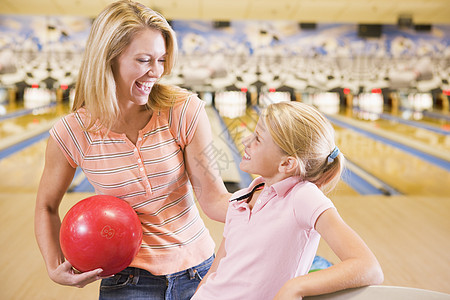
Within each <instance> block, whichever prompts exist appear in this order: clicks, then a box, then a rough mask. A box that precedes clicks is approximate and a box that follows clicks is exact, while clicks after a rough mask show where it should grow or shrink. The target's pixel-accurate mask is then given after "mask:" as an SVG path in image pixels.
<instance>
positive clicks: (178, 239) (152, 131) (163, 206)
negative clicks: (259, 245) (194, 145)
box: [50, 96, 214, 275]
mask: <svg viewBox="0 0 450 300" xmlns="http://www.w3.org/2000/svg"><path fill="white" fill-rule="evenodd" d="M203 109H204V102H202V101H201V100H200V99H198V98H197V97H195V96H191V97H189V98H188V99H186V100H185V101H184V102H182V103H179V104H176V105H175V106H174V107H172V108H170V109H167V110H160V111H155V112H154V113H153V115H152V117H151V119H150V121H149V123H148V124H147V125H146V126H145V127H144V128H143V129H142V130H140V131H139V136H138V140H137V143H136V145H134V144H133V143H132V142H131V141H130V140H129V139H128V138H127V137H126V136H125V134H118V133H114V132H109V133H107V134H106V129H105V130H103V129H102V130H100V131H99V132H86V131H84V130H83V128H84V125H87V124H86V122H87V119H86V114H85V110H84V109H83V108H82V109H80V110H78V111H77V112H75V113H71V114H69V115H67V116H65V117H64V118H62V119H61V120H59V121H58V122H57V123H56V124H55V126H54V127H53V128H52V129H51V130H50V134H51V136H52V137H53V138H54V139H55V140H56V141H57V143H58V145H59V146H60V148H61V149H62V151H63V153H64V155H65V156H66V158H67V160H68V161H69V163H70V165H71V166H73V167H77V166H78V167H80V168H81V169H82V170H83V171H84V173H85V175H86V177H87V179H88V180H89V181H90V182H91V184H92V185H93V186H94V188H95V192H96V194H105V195H112V196H116V197H118V198H121V199H124V200H126V201H127V202H128V203H130V205H131V206H132V207H133V208H134V209H135V211H136V212H137V214H138V216H139V218H140V220H141V223H142V230H143V233H144V235H143V241H142V245H141V249H140V251H139V253H138V255H137V256H136V258H135V259H134V260H133V262H132V263H131V266H133V267H138V268H141V269H145V270H147V271H149V272H151V273H152V274H154V275H166V274H171V273H175V272H179V271H182V270H185V269H187V268H190V267H192V266H195V265H197V264H199V263H201V262H203V261H204V260H205V259H207V258H209V257H210V256H211V255H212V254H213V253H214V242H213V240H212V238H211V236H210V235H209V232H208V230H207V229H206V227H205V225H204V223H203V220H202V219H201V218H200V215H199V212H198V209H197V206H196V205H195V201H194V196H193V191H192V187H191V184H190V182H189V179H188V176H187V173H186V170H185V162H184V158H183V150H184V147H185V146H186V145H188V144H189V143H190V142H191V141H192V138H193V136H194V133H195V129H196V127H197V124H198V117H199V114H200V112H201V110H203ZM105 134H106V136H105ZM80 200H81V199H80Z"/></svg>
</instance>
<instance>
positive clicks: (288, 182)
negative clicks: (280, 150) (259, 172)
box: [230, 176, 302, 202]
mask: <svg viewBox="0 0 450 300" xmlns="http://www.w3.org/2000/svg"><path fill="white" fill-rule="evenodd" d="M300 181H302V180H301V178H300V177H299V176H291V177H288V178H286V179H283V180H281V181H279V182H277V183H274V184H272V186H270V187H265V189H268V191H274V192H275V193H276V194H277V195H278V196H279V197H284V196H285V195H286V194H287V193H288V192H289V191H290V190H291V189H292V188H293V187H294V186H295V185H296V184H297V183H299V182H300ZM264 183H265V181H264V178H262V177H257V178H255V179H254V180H253V181H252V183H251V184H250V186H249V187H248V188H244V189H241V190H239V191H237V192H235V193H234V194H233V195H232V196H231V198H230V202H231V201H240V200H244V199H246V198H248V197H249V196H250V195H251V194H252V193H253V190H254V189H255V188H258V187H260V186H263V184H264Z"/></svg>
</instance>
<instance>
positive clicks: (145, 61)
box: [138, 59, 150, 63]
mask: <svg viewBox="0 0 450 300" xmlns="http://www.w3.org/2000/svg"><path fill="white" fill-rule="evenodd" d="M138 62H141V63H148V62H150V60H149V59H138Z"/></svg>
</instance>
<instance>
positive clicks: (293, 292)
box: [275, 209, 383, 299]
mask: <svg viewBox="0 0 450 300" xmlns="http://www.w3.org/2000/svg"><path fill="white" fill-rule="evenodd" d="M316 230H317V231H318V232H319V233H320V234H321V236H322V238H323V239H324V240H325V241H326V242H327V244H328V245H329V246H330V248H331V249H332V250H333V251H334V253H335V254H336V255H337V256H338V257H339V259H340V260H341V262H340V263H338V264H336V265H334V266H331V267H329V268H327V269H324V270H320V271H317V272H312V273H309V274H307V275H304V276H299V277H296V278H294V279H291V280H289V281H288V282H287V283H286V284H285V285H284V286H283V287H282V289H281V290H280V291H279V292H278V294H277V296H276V297H275V299H301V297H304V296H312V295H320V294H327V293H332V292H335V291H338V290H343V289H348V288H355V287H360V286H366V285H373V284H381V283H382V282H383V272H382V270H381V267H380V265H379V263H378V261H377V259H376V257H375V255H374V254H373V253H372V251H370V249H369V248H368V247H367V245H366V244H365V243H364V241H363V240H362V239H361V238H360V237H359V236H358V234H357V233H356V232H355V231H353V230H352V229H351V228H350V227H349V226H348V225H347V224H346V223H345V222H344V221H343V220H342V218H341V217H340V215H339V214H338V212H337V211H336V210H335V209H328V210H326V211H325V212H323V213H322V214H321V215H320V217H319V218H318V220H317V222H316Z"/></svg>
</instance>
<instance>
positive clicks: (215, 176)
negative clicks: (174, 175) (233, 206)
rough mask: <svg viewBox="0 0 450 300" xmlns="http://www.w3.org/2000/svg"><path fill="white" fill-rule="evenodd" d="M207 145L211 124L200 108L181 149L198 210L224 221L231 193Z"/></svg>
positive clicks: (211, 145) (210, 138) (210, 141)
mask: <svg viewBox="0 0 450 300" xmlns="http://www.w3.org/2000/svg"><path fill="white" fill-rule="evenodd" d="M211 147H213V140H212V133H211V124H210V123H209V120H208V116H207V114H206V111H205V110H204V109H202V110H201V113H200V116H199V122H198V125H197V129H196V131H195V134H194V137H193V139H192V141H191V143H190V144H189V145H187V146H186V148H185V154H184V158H185V162H186V169H187V172H188V174H189V179H190V180H191V183H192V186H193V188H194V192H195V196H196V197H197V200H198V201H199V203H200V206H201V208H202V210H203V211H204V212H205V214H206V215H207V216H208V217H209V218H211V219H213V220H216V221H219V222H225V216H226V212H227V208H228V200H229V199H230V196H231V194H230V193H228V191H227V189H226V187H225V185H224V183H223V181H222V178H221V176H220V172H219V167H218V165H217V162H216V158H215V157H213V156H211V154H210V153H211V152H210V151H208V150H209V149H210V148H211Z"/></svg>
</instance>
